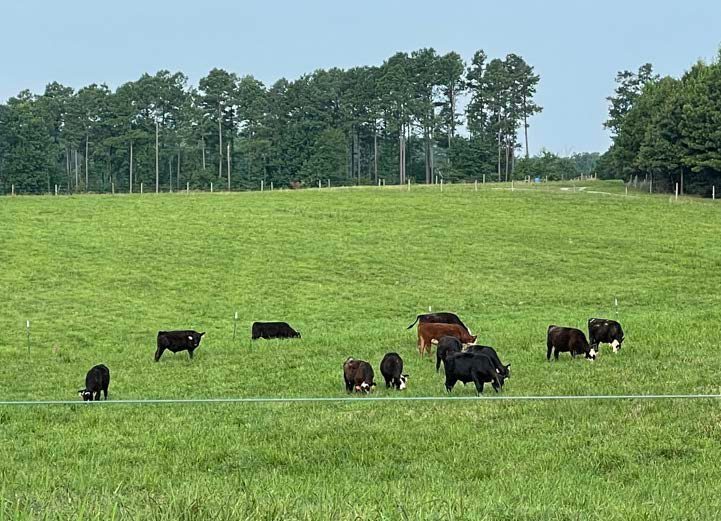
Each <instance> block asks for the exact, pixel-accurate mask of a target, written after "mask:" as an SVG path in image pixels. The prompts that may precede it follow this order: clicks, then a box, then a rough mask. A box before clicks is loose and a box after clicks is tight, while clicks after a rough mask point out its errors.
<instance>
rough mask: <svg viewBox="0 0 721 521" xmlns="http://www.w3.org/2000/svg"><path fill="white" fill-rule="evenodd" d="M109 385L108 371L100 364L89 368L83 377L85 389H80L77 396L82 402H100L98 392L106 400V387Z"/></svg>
mask: <svg viewBox="0 0 721 521" xmlns="http://www.w3.org/2000/svg"><path fill="white" fill-rule="evenodd" d="M109 385H110V369H108V368H107V367H106V366H105V365H103V364H100V365H96V366H95V367H93V368H91V369H90V371H88V374H86V375H85V389H80V390H79V391H78V394H79V395H80V396H82V398H83V401H84V402H88V401H92V400H95V401H96V402H97V401H100V391H102V392H103V394H104V395H105V399H106V400H107V399H108V386H109Z"/></svg>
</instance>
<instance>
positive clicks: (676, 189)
mask: <svg viewBox="0 0 721 521" xmlns="http://www.w3.org/2000/svg"><path fill="white" fill-rule="evenodd" d="M676 200H678V183H676Z"/></svg>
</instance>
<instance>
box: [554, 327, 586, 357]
mask: <svg viewBox="0 0 721 521" xmlns="http://www.w3.org/2000/svg"><path fill="white" fill-rule="evenodd" d="M546 346H547V347H548V351H547V352H546V358H547V359H548V360H550V359H551V353H552V352H554V350H555V352H554V353H553V356H554V357H555V358H556V360H558V355H559V353H565V352H570V353H571V356H572V357H574V358H575V357H576V355H580V354H583V355H585V356H586V358H587V359H588V360H591V361H593V360H595V359H596V349H595V347H594V346H589V345H588V341H587V340H586V335H584V334H583V331H581V330H580V329H575V328H572V327H560V326H548V335H547V337H546Z"/></svg>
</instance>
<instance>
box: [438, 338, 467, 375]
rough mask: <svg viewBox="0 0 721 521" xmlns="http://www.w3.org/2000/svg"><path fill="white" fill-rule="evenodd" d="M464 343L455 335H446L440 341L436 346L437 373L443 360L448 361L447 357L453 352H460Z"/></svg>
mask: <svg viewBox="0 0 721 521" xmlns="http://www.w3.org/2000/svg"><path fill="white" fill-rule="evenodd" d="M462 348H463V344H461V341H460V340H458V339H457V338H456V337H454V336H444V337H441V339H440V340H439V341H438V346H437V347H436V373H437V372H438V368H439V367H440V366H441V362H445V361H446V357H447V356H448V355H449V354H451V353H460V352H461V349H462Z"/></svg>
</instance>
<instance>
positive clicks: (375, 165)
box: [373, 126, 378, 183]
mask: <svg viewBox="0 0 721 521" xmlns="http://www.w3.org/2000/svg"><path fill="white" fill-rule="evenodd" d="M373 182H374V183H377V182H378V130H377V129H376V128H375V126H374V127H373Z"/></svg>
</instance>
